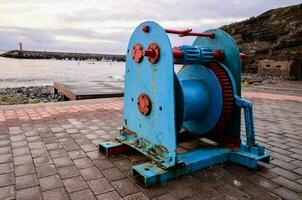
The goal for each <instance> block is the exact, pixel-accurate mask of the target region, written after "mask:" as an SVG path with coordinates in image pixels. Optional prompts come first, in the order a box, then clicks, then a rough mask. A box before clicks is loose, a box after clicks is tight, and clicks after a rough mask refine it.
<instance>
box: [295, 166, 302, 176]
mask: <svg viewBox="0 0 302 200" xmlns="http://www.w3.org/2000/svg"><path fill="white" fill-rule="evenodd" d="M294 172H295V173H297V174H299V175H301V176H302V167H300V168H297V169H294Z"/></svg>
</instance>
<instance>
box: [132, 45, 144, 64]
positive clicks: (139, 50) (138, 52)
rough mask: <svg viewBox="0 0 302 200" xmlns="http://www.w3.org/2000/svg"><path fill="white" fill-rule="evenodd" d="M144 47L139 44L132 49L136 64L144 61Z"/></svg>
mask: <svg viewBox="0 0 302 200" xmlns="http://www.w3.org/2000/svg"><path fill="white" fill-rule="evenodd" d="M143 51H144V49H143V47H142V45H141V44H139V43H137V44H135V45H134V46H133V48H132V58H133V60H134V61H135V62H137V63H140V62H141V61H142V59H143Z"/></svg>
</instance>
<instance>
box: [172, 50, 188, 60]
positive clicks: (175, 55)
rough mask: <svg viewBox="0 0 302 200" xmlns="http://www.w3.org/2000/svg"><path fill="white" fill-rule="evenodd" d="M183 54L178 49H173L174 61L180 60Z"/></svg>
mask: <svg viewBox="0 0 302 200" xmlns="http://www.w3.org/2000/svg"><path fill="white" fill-rule="evenodd" d="M184 55H185V53H184V52H183V51H182V50H179V49H178V47H174V48H173V56H174V59H182V58H183V57H184Z"/></svg>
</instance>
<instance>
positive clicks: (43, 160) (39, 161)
mask: <svg viewBox="0 0 302 200" xmlns="http://www.w3.org/2000/svg"><path fill="white" fill-rule="evenodd" d="M34 164H35V166H36V167H40V166H44V165H49V164H52V160H51V158H50V157H44V156H43V157H37V158H34Z"/></svg>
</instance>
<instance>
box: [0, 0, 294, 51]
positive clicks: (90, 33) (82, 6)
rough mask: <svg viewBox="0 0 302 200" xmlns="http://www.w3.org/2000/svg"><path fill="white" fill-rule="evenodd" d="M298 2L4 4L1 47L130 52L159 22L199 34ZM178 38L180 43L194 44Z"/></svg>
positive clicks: (43, 0)
mask: <svg viewBox="0 0 302 200" xmlns="http://www.w3.org/2000/svg"><path fill="white" fill-rule="evenodd" d="M295 3H299V1H298V0H266V1H262V0H253V1H246V0H230V1H218V0H211V1H201V0H191V1H183V0H170V1H164V0H162V1H160V0H153V1H141V0H128V1H125V0H115V1H112V0H102V1H99V0H86V1H82V0H64V1H61V0H52V1H48V0H27V1H18V0H10V1H6V0H0V4H1V7H0V49H14V48H16V47H17V45H18V44H17V42H18V41H19V40H22V41H23V42H24V46H25V48H27V49H35V50H44V49H46V50H60V51H83V52H101V53H124V51H125V49H126V46H127V43H128V39H129V38H130V36H131V32H132V31H133V29H134V28H135V27H136V26H137V25H138V24H139V23H141V22H142V21H145V20H153V21H157V22H158V23H160V24H161V25H162V26H163V27H167V28H193V29H196V30H198V31H202V30H206V29H209V28H217V27H220V26H222V25H225V24H229V23H232V22H236V21H240V20H243V19H246V18H248V17H251V16H255V15H258V14H261V13H262V12H264V11H266V10H268V9H271V8H276V7H280V6H287V5H291V4H295ZM192 40H193V38H185V39H184V40H178V39H177V38H175V37H172V41H173V43H175V44H176V45H179V44H181V43H182V42H183V43H185V42H187V43H191V42H192Z"/></svg>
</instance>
